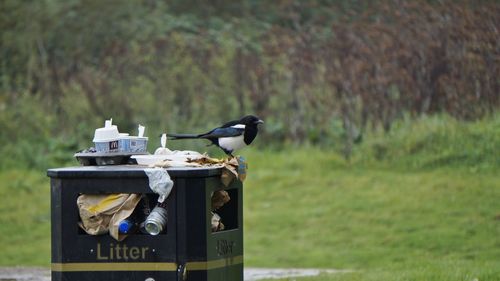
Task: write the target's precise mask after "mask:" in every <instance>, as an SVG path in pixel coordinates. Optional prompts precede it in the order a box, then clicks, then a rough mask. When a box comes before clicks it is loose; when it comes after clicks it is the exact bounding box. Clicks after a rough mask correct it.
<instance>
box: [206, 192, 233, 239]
mask: <svg viewBox="0 0 500 281" xmlns="http://www.w3.org/2000/svg"><path fill="white" fill-rule="evenodd" d="M238 192H239V190H238V189H236V188H231V189H225V190H218V191H216V192H214V193H213V194H212V210H211V211H212V222H211V227H212V232H219V231H227V230H232V229H237V228H238V227H239V226H238V200H237V198H238ZM232 198H233V199H232ZM231 199H232V200H231Z"/></svg>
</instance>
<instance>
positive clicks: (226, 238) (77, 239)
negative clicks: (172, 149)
mask: <svg viewBox="0 0 500 281" xmlns="http://www.w3.org/2000/svg"><path fill="white" fill-rule="evenodd" d="M167 171H168V173H169V175H170V177H171V178H172V180H173V181H174V188H173V190H172V192H171V193H170V196H169V197H168V198H167V201H166V202H167V210H168V222H167V227H166V231H165V232H164V233H161V234H159V235H155V236H153V235H148V234H142V233H138V234H131V235H129V236H128V237H127V238H126V239H125V240H123V241H121V242H118V241H116V240H115V239H113V238H112V237H111V236H109V235H97V236H94V235H88V234H86V233H85V232H84V231H83V230H82V229H80V227H79V226H78V224H77V223H78V221H79V213H78V208H77V204H76V201H77V197H78V196H79V195H80V194H112V193H140V194H145V195H147V196H148V197H149V196H151V198H155V196H157V195H156V194H154V193H153V192H152V191H151V189H150V188H149V181H148V177H147V176H146V174H145V172H144V169H143V168H141V167H140V166H133V165H131V166H98V167H96V166H86V167H74V168H60V169H50V170H48V172H47V174H48V176H49V177H50V178H51V219H52V226H51V227H52V237H51V238H52V280H53V281H56V280H57V281H59V280H69V281H83V280H88V281H96V280H141V281H142V280H144V281H155V280H156V281H160V280H163V281H168V280H172V281H174V280H175V281H179V280H188V281H201V280H214V281H224V280H228V281H238V280H243V220H242V218H243V209H242V207H243V206H242V198H243V192H242V184H241V182H240V181H238V180H234V181H233V182H232V184H231V185H230V186H229V187H224V186H223V184H222V182H221V180H220V175H221V171H222V169H221V168H170V169H167ZM220 189H225V190H226V191H227V192H228V193H229V195H230V197H231V200H230V201H229V202H228V203H227V204H226V205H224V206H223V207H222V208H221V209H219V210H218V211H217V213H218V214H219V215H220V217H221V218H222V222H223V223H224V225H225V230H223V231H219V232H212V230H211V219H212V214H211V196H212V194H213V192H215V191H217V190H220ZM156 198H157V197H156Z"/></svg>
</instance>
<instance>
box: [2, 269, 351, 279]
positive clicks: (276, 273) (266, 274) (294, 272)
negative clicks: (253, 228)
mask: <svg viewBox="0 0 500 281" xmlns="http://www.w3.org/2000/svg"><path fill="white" fill-rule="evenodd" d="M344 272H349V271H347V270H335V269H278V268H245V281H258V280H262V279H266V278H267V279H278V278H290V277H305V276H317V275H319V274H322V273H326V274H335V273H344ZM0 281H50V270H49V269H48V268H40V267H0Z"/></svg>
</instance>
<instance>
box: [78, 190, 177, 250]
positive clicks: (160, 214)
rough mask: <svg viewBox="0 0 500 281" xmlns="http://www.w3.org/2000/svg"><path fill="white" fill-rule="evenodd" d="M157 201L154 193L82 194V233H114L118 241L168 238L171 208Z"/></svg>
mask: <svg viewBox="0 0 500 281" xmlns="http://www.w3.org/2000/svg"><path fill="white" fill-rule="evenodd" d="M127 196H130V197H127ZM132 197H134V198H132ZM157 201H158V195H157V194H154V193H147V194H111V193H110V194H106V193H98V194H79V196H78V198H77V208H78V213H79V218H78V223H77V226H78V234H79V235H107V234H110V235H111V236H112V237H113V238H115V239H116V240H118V241H122V240H123V239H125V238H126V237H127V236H128V235H158V234H160V235H165V234H167V221H168V213H167V205H166V202H165V203H161V204H160V203H157Z"/></svg>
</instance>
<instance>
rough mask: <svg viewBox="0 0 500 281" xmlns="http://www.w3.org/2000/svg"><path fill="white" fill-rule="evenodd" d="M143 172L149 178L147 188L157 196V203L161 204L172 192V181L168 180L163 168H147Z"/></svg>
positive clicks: (168, 176)
mask: <svg viewBox="0 0 500 281" xmlns="http://www.w3.org/2000/svg"><path fill="white" fill-rule="evenodd" d="M144 172H145V173H146V175H147V176H148V178H149V188H151V190H153V191H154V192H155V193H157V194H159V195H160V196H159V197H158V202H160V203H163V201H165V199H167V197H168V195H169V194H170V192H171V191H172V187H173V186H174V181H172V179H171V178H170V175H169V174H168V172H167V170H165V169H163V168H148V169H144Z"/></svg>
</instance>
